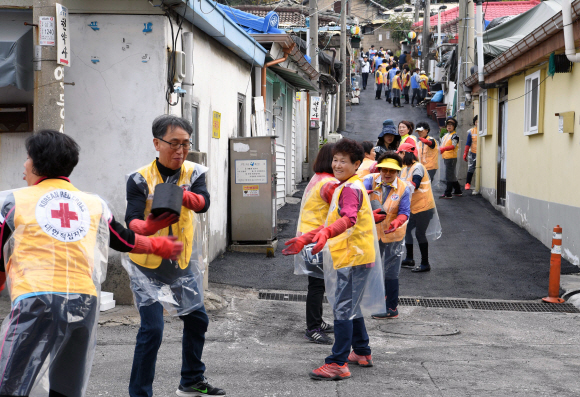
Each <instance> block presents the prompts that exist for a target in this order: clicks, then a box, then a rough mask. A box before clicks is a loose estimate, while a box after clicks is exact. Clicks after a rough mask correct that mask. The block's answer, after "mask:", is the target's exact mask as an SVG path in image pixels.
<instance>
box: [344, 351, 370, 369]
mask: <svg viewBox="0 0 580 397" xmlns="http://www.w3.org/2000/svg"><path fill="white" fill-rule="evenodd" d="M348 363H349V364H355V365H359V366H361V367H372V366H373V358H372V356H371V355H370V354H369V355H368V356H359V355H358V354H356V353H355V352H353V351H352V352H350V354H349V355H348Z"/></svg>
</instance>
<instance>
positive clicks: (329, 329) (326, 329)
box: [320, 321, 334, 334]
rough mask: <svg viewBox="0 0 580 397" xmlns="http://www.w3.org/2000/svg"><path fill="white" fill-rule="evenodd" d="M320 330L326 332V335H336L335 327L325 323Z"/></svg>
mask: <svg viewBox="0 0 580 397" xmlns="http://www.w3.org/2000/svg"><path fill="white" fill-rule="evenodd" d="M320 330H321V331H322V332H324V333H325V334H333V333H334V326H332V325H330V324H328V323H325V322H324V321H323V322H322V325H321V326H320Z"/></svg>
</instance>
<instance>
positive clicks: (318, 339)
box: [304, 329, 334, 345]
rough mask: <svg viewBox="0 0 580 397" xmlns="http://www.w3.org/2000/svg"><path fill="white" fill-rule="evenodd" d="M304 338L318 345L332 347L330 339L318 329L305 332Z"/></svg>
mask: <svg viewBox="0 0 580 397" xmlns="http://www.w3.org/2000/svg"><path fill="white" fill-rule="evenodd" d="M304 337H305V338H306V339H308V341H309V342H313V343H318V344H319V345H332V344H333V343H334V342H332V339H330V338H329V337H328V336H327V335H326V334H325V333H324V332H322V331H321V330H320V329H313V330H312V331H308V330H306V332H305V333H304Z"/></svg>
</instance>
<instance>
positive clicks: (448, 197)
mask: <svg viewBox="0 0 580 397" xmlns="http://www.w3.org/2000/svg"><path fill="white" fill-rule="evenodd" d="M439 198H440V199H452V198H453V196H446V195H442V196H439Z"/></svg>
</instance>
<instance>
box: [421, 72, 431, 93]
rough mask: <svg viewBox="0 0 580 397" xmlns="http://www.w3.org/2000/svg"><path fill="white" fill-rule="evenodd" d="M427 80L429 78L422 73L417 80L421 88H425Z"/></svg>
mask: <svg viewBox="0 0 580 397" xmlns="http://www.w3.org/2000/svg"><path fill="white" fill-rule="evenodd" d="M428 81H429V78H428V77H427V76H425V75H424V74H422V75H421V79H420V80H419V84H420V86H421V89H422V90H426V89H427V82H428Z"/></svg>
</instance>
